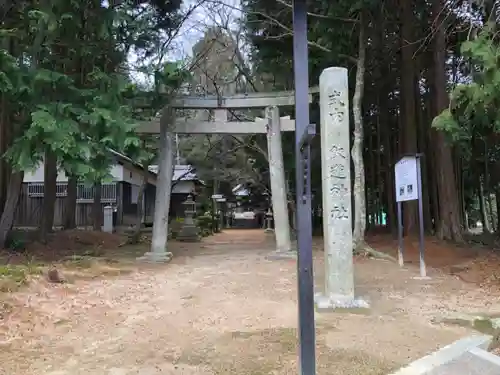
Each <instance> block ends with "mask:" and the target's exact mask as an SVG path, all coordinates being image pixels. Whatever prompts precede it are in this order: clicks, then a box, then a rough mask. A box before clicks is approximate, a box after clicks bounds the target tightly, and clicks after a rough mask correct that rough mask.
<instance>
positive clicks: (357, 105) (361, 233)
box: [351, 18, 366, 249]
mask: <svg viewBox="0 0 500 375" xmlns="http://www.w3.org/2000/svg"><path fill="white" fill-rule="evenodd" d="M364 27H365V26H364V23H363V19H362V18H361V21H360V26H359V38H358V43H359V45H358V61H357V66H356V89H355V91H354V97H353V100H352V111H353V115H354V132H353V145H352V150H351V157H352V162H353V164H354V189H353V193H354V232H353V235H352V238H353V246H354V248H355V249H356V248H357V247H358V246H360V245H361V244H362V243H363V242H364V240H365V231H366V201H365V168H364V163H363V113H362V108H361V107H362V103H363V93H364V83H365V82H364V79H365V60H366V45H365V44H366V41H365V30H364Z"/></svg>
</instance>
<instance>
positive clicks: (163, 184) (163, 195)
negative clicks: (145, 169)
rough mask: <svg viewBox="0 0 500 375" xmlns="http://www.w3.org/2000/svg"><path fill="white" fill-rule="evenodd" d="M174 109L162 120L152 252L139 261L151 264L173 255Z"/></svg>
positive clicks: (163, 116) (167, 109)
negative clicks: (170, 227)
mask: <svg viewBox="0 0 500 375" xmlns="http://www.w3.org/2000/svg"><path fill="white" fill-rule="evenodd" d="M174 113H175V110H174V109H173V108H165V109H164V111H163V113H162V116H161V119H160V143H159V148H160V157H159V165H158V177H157V179H156V197H155V211H154V219H153V236H152V239H151V251H149V252H147V253H145V254H144V256H142V257H140V258H139V260H144V261H149V262H168V261H170V259H172V253H170V252H167V237H168V220H169V219H168V215H169V212H170V193H171V190H172V176H173V173H174V153H173V150H174V141H173V137H174V135H173V133H172V132H171V130H170V128H171V126H172V125H173V124H174V120H175V119H174Z"/></svg>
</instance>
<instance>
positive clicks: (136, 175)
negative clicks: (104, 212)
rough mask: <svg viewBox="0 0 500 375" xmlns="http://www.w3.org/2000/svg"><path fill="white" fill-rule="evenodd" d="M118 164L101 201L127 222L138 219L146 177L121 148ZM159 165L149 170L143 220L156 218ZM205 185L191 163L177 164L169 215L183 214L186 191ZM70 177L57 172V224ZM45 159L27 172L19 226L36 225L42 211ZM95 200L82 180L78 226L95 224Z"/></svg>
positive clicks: (121, 222)
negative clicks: (93, 218) (112, 207)
mask: <svg viewBox="0 0 500 375" xmlns="http://www.w3.org/2000/svg"><path fill="white" fill-rule="evenodd" d="M112 153H113V155H114V157H115V164H114V165H113V166H112V167H111V176H112V179H111V181H110V182H106V183H103V184H102V191H101V204H102V206H103V207H104V206H107V205H111V206H114V207H115V208H116V225H123V226H128V225H132V224H133V223H135V217H136V213H137V202H138V197H139V190H140V187H141V185H142V181H143V174H144V168H143V167H142V165H140V164H139V163H136V162H134V161H133V160H132V159H130V158H128V157H127V156H125V155H122V154H120V153H118V152H114V151H112ZM157 170H158V167H157V166H155V165H152V166H150V167H149V171H148V184H147V186H146V191H145V195H144V200H143V222H145V223H148V222H152V221H153V215H154V205H155V195H156V179H157ZM201 185H203V183H202V182H201V181H199V180H198V177H197V176H196V173H194V170H193V168H192V167H191V166H190V165H176V166H175V170H174V176H173V188H172V197H171V205H170V207H171V208H170V215H171V216H176V215H181V214H182V206H181V203H182V202H183V201H184V200H185V199H186V197H187V195H188V194H190V193H192V192H194V191H196V189H198V188H199V186H201ZM67 187H68V177H67V176H66V174H65V173H64V171H59V173H58V176H57V198H56V207H55V214H54V215H55V216H54V226H56V227H58V226H61V225H62V223H63V217H64V198H65V197H66V196H67ZM43 196H44V163H43V162H42V163H41V164H40V165H39V166H38V168H37V169H35V170H34V171H27V172H25V175H24V181H23V186H22V194H21V198H20V201H19V205H18V209H17V212H16V217H15V221H14V225H15V226H16V227H36V226H38V225H39V223H40V218H41V215H42V214H43ZM93 201H94V188H93V187H92V186H91V185H90V184H85V183H80V184H78V187H77V210H76V224H77V226H90V225H92V218H91V207H92V203H93Z"/></svg>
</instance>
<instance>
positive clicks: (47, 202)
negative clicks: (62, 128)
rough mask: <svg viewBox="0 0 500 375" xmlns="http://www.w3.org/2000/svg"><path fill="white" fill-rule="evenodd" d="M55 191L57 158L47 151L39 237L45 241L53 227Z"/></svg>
mask: <svg viewBox="0 0 500 375" xmlns="http://www.w3.org/2000/svg"><path fill="white" fill-rule="evenodd" d="M56 192H57V158H56V156H55V155H54V153H52V152H50V151H47V152H46V153H45V159H44V183H43V215H42V220H41V223H40V239H41V241H42V242H46V241H47V236H48V234H49V233H51V232H52V230H53V227H54V213H55V206H56V198H57V196H56Z"/></svg>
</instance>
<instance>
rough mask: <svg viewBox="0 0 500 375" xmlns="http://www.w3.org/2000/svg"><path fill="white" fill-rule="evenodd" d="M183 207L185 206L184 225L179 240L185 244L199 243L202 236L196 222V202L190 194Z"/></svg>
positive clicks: (178, 236)
mask: <svg viewBox="0 0 500 375" xmlns="http://www.w3.org/2000/svg"><path fill="white" fill-rule="evenodd" d="M182 205H183V206H184V223H183V224H182V228H181V231H180V232H179V234H178V235H177V240H178V241H184V242H198V241H200V234H199V230H198V227H197V226H196V224H195V222H194V215H195V214H196V202H195V201H194V200H193V196H192V195H191V194H189V195H188V197H187V199H186V200H185V201H184V203H182Z"/></svg>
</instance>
